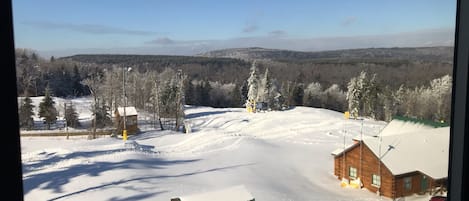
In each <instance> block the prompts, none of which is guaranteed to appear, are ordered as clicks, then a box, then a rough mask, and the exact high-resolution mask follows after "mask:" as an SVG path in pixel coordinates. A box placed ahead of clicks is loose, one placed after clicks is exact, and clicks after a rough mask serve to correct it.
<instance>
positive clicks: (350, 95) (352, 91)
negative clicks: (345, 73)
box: [346, 77, 362, 118]
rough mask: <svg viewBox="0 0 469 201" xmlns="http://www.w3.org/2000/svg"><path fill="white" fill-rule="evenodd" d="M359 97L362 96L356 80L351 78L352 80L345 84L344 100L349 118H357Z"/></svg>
mask: <svg viewBox="0 0 469 201" xmlns="http://www.w3.org/2000/svg"><path fill="white" fill-rule="evenodd" d="M361 96H362V91H361V88H360V85H359V83H358V78H357V77H353V78H352V79H350V82H349V83H348V84H347V96H346V99H347V101H348V109H349V112H350V116H352V117H354V118H357V117H358V111H359V108H360V100H361Z"/></svg>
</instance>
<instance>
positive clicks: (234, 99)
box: [230, 84, 243, 107]
mask: <svg viewBox="0 0 469 201" xmlns="http://www.w3.org/2000/svg"><path fill="white" fill-rule="evenodd" d="M230 94H231V107H240V106H241V104H242V103H243V99H242V96H241V89H240V88H239V85H238V84H235V85H234V88H233V90H232V91H231V93H230Z"/></svg>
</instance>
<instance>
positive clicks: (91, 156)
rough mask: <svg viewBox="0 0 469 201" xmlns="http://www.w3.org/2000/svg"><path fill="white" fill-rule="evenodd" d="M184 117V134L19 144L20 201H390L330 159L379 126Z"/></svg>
mask: <svg viewBox="0 0 469 201" xmlns="http://www.w3.org/2000/svg"><path fill="white" fill-rule="evenodd" d="M185 112H186V117H187V121H188V122H189V123H190V125H191V129H192V132H191V133H190V134H182V133H177V132H174V131H159V130H145V131H144V132H143V133H141V134H139V135H136V136H131V137H130V138H129V140H128V141H127V142H126V143H124V142H123V141H122V140H120V139H117V138H111V137H106V138H99V139H96V140H87V139H86V137H77V138H72V139H69V140H66V139H65V138H64V137H22V139H21V147H22V161H23V181H24V193H25V200H31V201H32V200H34V201H37V200H89V201H91V200H113V201H117V200H151V201H160V200H161V201H169V200H170V198H172V197H178V196H184V195H191V194H198V193H205V192H210V191H216V190H218V189H223V188H227V187H231V186H237V185H243V186H244V187H245V188H246V189H247V190H248V191H249V192H250V193H251V194H252V195H253V196H254V197H255V199H256V200H263V201H276V200H279V201H283V200H298V201H305V200H325V201H327V200H331V201H339V200H365V201H366V200H380V199H381V200H387V199H386V198H383V197H381V198H380V197H378V196H377V195H376V194H374V193H371V192H369V191H367V190H365V189H360V190H358V189H351V188H342V187H340V184H339V182H340V181H339V180H337V179H336V178H335V176H334V175H333V158H332V156H331V152H332V151H333V150H335V149H337V148H341V147H343V146H344V143H343V142H344V134H345V141H346V143H347V144H349V143H352V138H353V137H356V136H359V134H360V130H363V133H364V134H365V135H376V134H378V132H379V130H380V129H382V128H383V127H384V126H385V125H386V123H385V122H378V121H373V120H368V119H365V120H363V121H362V120H344V118H343V114H342V113H339V112H334V111H330V110H325V109H317V108H308V107H296V108H294V109H291V110H287V111H274V112H265V113H247V112H246V111H245V110H244V109H242V108H223V109H218V108H210V107H195V106H188V107H187V108H186V110H185ZM142 118H145V117H143V115H142ZM362 125H363V127H362ZM344 130H345V132H344ZM220 200H223V199H222V198H221V199H220ZM408 200H410V199H408Z"/></svg>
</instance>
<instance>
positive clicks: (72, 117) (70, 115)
mask: <svg viewBox="0 0 469 201" xmlns="http://www.w3.org/2000/svg"><path fill="white" fill-rule="evenodd" d="M65 107H66V108H65V112H64V113H65V114H64V116H65V121H66V123H67V126H69V127H72V128H78V127H79V126H80V122H79V121H78V113H77V112H76V110H75V107H73V105H72V104H69V105H67V104H66V105H65Z"/></svg>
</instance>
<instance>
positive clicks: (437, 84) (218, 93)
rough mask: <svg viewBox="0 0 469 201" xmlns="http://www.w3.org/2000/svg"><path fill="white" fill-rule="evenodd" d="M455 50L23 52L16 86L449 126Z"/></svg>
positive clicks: (160, 107)
mask: <svg viewBox="0 0 469 201" xmlns="http://www.w3.org/2000/svg"><path fill="white" fill-rule="evenodd" d="M452 51H453V49H452V48H450V47H434V48H389V49H383V48H381V49H374V48H371V49H360V50H340V51H329V52H319V53H304V52H294V51H285V50H268V49H261V48H245V49H234V50H224V51H221V52H220V51H218V52H212V53H207V54H205V55H197V56H171V55H74V56H69V57H62V58H54V57H51V58H42V57H41V56H40V55H39V54H38V53H37V52H35V51H34V50H30V49H16V70H17V86H18V87H17V90H18V96H20V97H31V96H44V95H45V94H46V92H47V93H50V94H51V96H55V97H63V98H67V97H80V96H93V97H94V99H95V106H94V109H93V110H95V111H113V110H114V109H115V108H116V107H118V106H122V105H123V98H122V97H124V96H123V94H122V93H123V86H124V85H125V87H126V90H125V91H127V94H125V97H126V98H127V101H128V105H132V106H135V107H136V108H138V109H144V110H146V111H154V112H156V111H158V115H159V116H163V117H164V116H171V115H172V116H179V117H181V116H182V115H183V114H180V112H182V111H181V110H179V109H176V110H175V109H174V108H179V107H181V104H187V105H200V106H211V107H244V104H245V103H246V100H248V99H252V100H255V101H258V102H266V103H269V104H268V106H267V107H266V108H265V109H266V110H283V109H288V108H291V107H294V106H308V107H321V108H326V109H331V110H335V111H339V112H343V111H351V113H352V114H353V115H355V116H366V117H371V118H374V119H379V120H387V121H389V120H390V119H391V118H392V117H393V116H407V117H413V118H419V119H427V120H432V121H438V122H440V121H444V122H449V121H450V119H449V118H450V105H451V83H452V81H451V73H452V56H451V55H452ZM259 52H261V53H259ZM233 55H235V56H233ZM236 55H238V56H236ZM240 55H241V56H240ZM298 55H299V56H298ZM130 68H131V69H132V70H128V69H130ZM123 76H126V78H125V79H124V77H123ZM20 106H21V105H20ZM98 108H101V109H98ZM172 108H173V109H172ZM174 111H178V112H176V113H174ZM173 113H174V114H173Z"/></svg>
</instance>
